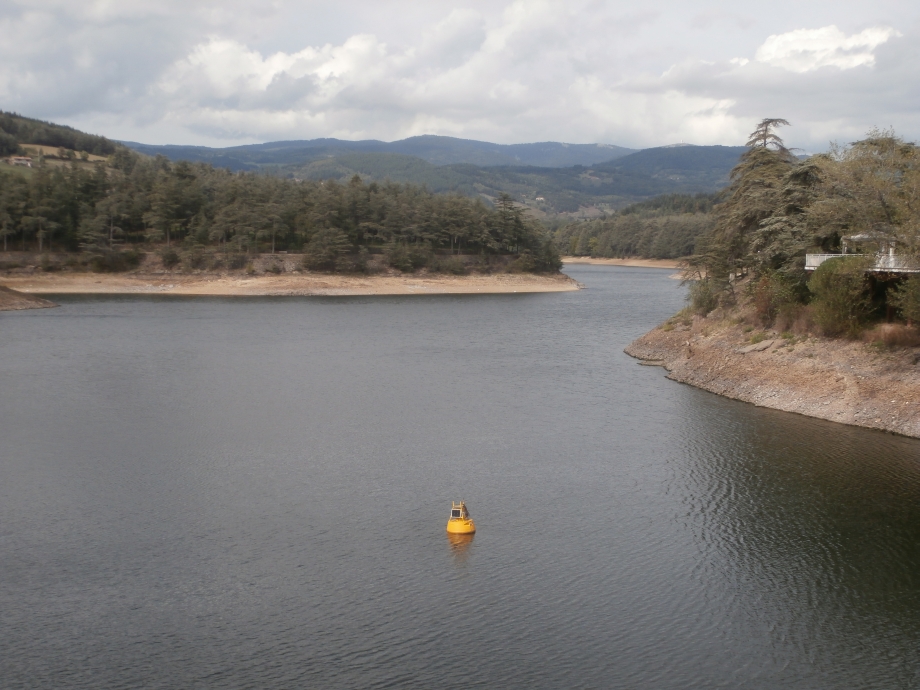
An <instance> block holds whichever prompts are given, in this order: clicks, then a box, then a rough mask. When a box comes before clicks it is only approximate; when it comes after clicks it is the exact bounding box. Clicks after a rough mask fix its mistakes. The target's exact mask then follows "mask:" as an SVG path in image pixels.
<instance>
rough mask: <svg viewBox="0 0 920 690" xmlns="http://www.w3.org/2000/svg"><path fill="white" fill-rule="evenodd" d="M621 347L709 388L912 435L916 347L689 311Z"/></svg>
mask: <svg viewBox="0 0 920 690" xmlns="http://www.w3.org/2000/svg"><path fill="white" fill-rule="evenodd" d="M625 351H626V353H627V354H629V355H632V356H633V357H636V358H638V359H642V360H646V361H647V362H649V363H658V364H660V365H661V366H664V367H665V368H666V369H667V371H668V378H670V379H673V380H674V381H679V382H681V383H688V384H690V385H692V386H696V387H697V388H702V389H704V390H707V391H710V392H712V393H718V394H719V395H724V396H726V397H729V398H734V399H736V400H743V401H744V402H749V403H753V404H754V405H759V406H761V407H770V408H773V409H776V410H784V411H786V412H796V413H798V414H803V415H807V416H809V417H818V418H820V419H828V420H830V421H833V422H840V423H842V424H852V425H855V426H864V427H869V428H872V429H882V430H885V431H891V432H894V433H898V434H903V435H905V436H913V437H916V438H920V347H897V348H887V347H883V346H877V345H870V344H867V343H863V342H856V341H847V340H835V339H827V338H815V337H804V338H803V337H793V336H791V335H789V334H786V336H785V337H783V336H781V335H780V334H779V333H776V332H773V331H760V330H756V329H751V327H750V326H747V327H745V326H743V325H742V324H738V323H734V322H732V321H730V320H726V319H717V318H712V317H710V318H701V317H699V316H696V317H693V319H692V320H690V319H684V320H680V319H678V318H675V319H671V320H670V321H668V322H667V323H665V324H663V325H662V326H659V327H658V328H656V329H655V330H653V331H651V332H650V333H646V334H645V335H644V336H642V337H641V338H639V339H638V340H636V341H634V342H633V343H631V344H630V345H629V346H628V347H627V348H626V350H625Z"/></svg>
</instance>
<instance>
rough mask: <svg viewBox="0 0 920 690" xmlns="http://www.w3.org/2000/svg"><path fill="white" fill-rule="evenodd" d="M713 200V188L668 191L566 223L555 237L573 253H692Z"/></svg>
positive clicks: (608, 255) (706, 226)
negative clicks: (696, 191)
mask: <svg viewBox="0 0 920 690" xmlns="http://www.w3.org/2000/svg"><path fill="white" fill-rule="evenodd" d="M713 200H714V195H711V194H697V195H688V194H664V195H661V196H659V197H655V198H653V199H648V200H646V201H642V202H640V203H637V204H632V205H631V206H627V207H626V208H624V209H622V210H620V211H618V212H617V213H616V214H613V215H611V216H608V217H605V218H600V219H597V220H591V221H583V222H578V223H571V224H569V225H566V226H564V227H563V228H560V229H559V230H558V231H557V233H556V242H557V244H558V245H559V246H561V247H562V248H563V250H565V251H566V252H568V253H569V254H571V255H573V256H595V257H605V258H625V257H632V256H636V257H644V258H651V259H676V258H681V257H686V256H690V255H691V254H693V252H694V248H695V244H696V238H697V237H699V236H700V235H702V234H703V233H705V232H707V231H708V230H709V229H710V227H711V225H712V218H711V216H710V215H709V212H710V211H711V209H712V205H713Z"/></svg>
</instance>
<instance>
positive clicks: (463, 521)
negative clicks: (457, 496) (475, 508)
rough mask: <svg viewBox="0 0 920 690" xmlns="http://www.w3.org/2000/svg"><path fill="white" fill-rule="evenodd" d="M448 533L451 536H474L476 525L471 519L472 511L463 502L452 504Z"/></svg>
mask: <svg viewBox="0 0 920 690" xmlns="http://www.w3.org/2000/svg"><path fill="white" fill-rule="evenodd" d="M447 531H448V532H450V533H451V534H473V533H474V532H475V531H476V524H475V523H474V522H473V520H472V519H471V518H470V511H468V510H467V509H466V504H465V503H464V502H463V501H460V503H454V502H453V501H451V502H450V519H448V521H447Z"/></svg>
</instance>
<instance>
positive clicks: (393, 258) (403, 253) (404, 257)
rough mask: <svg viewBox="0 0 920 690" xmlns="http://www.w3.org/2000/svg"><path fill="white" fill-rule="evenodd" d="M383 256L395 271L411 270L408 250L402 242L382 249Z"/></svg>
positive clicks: (405, 271)
mask: <svg viewBox="0 0 920 690" xmlns="http://www.w3.org/2000/svg"><path fill="white" fill-rule="evenodd" d="M383 253H384V256H385V257H386V260H387V265H388V266H390V267H391V268H395V269H396V270H397V271H402V272H403V273H409V272H411V271H412V268H413V266H412V259H411V257H410V256H409V250H408V249H406V246H405V245H403V244H395V243H394V244H391V245H388V246H387V247H386V248H385V249H384V252H383Z"/></svg>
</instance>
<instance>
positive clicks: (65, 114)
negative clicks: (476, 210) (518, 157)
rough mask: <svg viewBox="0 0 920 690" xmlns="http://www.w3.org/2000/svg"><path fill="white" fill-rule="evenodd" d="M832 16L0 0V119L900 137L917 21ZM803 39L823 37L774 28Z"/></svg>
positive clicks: (99, 128) (232, 130)
mask: <svg viewBox="0 0 920 690" xmlns="http://www.w3.org/2000/svg"><path fill="white" fill-rule="evenodd" d="M690 5H692V7H691V6H690ZM840 7H841V5H840V2H839V0H838V2H836V3H831V2H817V1H816V2H814V3H801V1H800V0H797V1H793V0H776V1H775V2H774V3H773V4H772V5H771V12H770V13H763V12H761V11H760V9H759V6H755V5H753V4H745V2H744V0H739V1H738V2H736V3H733V4H732V6H731V11H730V12H727V11H726V8H725V6H724V2H722V1H721V0H700V2H696V3H690V4H687V3H683V2H679V1H678V0H649V1H648V2H646V3H645V4H644V5H643V7H642V9H641V10H638V11H637V10H633V9H631V6H629V7H627V6H626V5H625V3H620V2H613V1H610V2H607V1H603V0H570V2H568V3H560V2H552V1H550V0H453V1H452V2H451V3H450V4H447V3H439V2H434V3H426V4H424V5H420V4H419V3H417V2H416V1H415V0H388V1H387V2H385V3H380V2H379V1H378V2H371V1H370V0H311V2H309V3H303V2H295V1H294V0H272V1H271V2H265V1H264V0H262V1H260V2H256V1H255V0H221V1H220V2H218V1H217V0H200V1H196V2H192V3H189V2H187V0H183V1H181V2H180V0H157V1H154V0H119V1H118V2H114V1H112V0H92V1H89V2H86V3H73V2H69V1H67V0H8V2H7V3H0V33H2V35H3V36H4V41H3V42H0V108H3V109H6V110H17V111H20V112H23V113H24V114H28V115H32V116H36V117H41V118H43V119H50V120H57V121H63V122H66V123H67V124H72V125H74V126H78V127H81V128H84V129H88V130H90V131H96V132H102V133H105V134H108V135H109V136H113V137H116V138H122V139H133V140H136V141H147V142H150V143H201V144H209V145H229V144H233V143H245V142H254V141H266V140H272V139H305V138H314V137H324V136H334V137H339V138H344V139H357V138H378V139H386V140H392V139H398V138H402V137H405V136H411V135H415V134H425V133H434V134H448V135H453V136H461V137H468V138H476V139H485V140H492V141H500V142H505V143H511V142H521V141H546V140H557V141H558V140H562V141H571V142H584V143H587V142H604V143H615V144H621V145H626V146H653V145H659V144H667V143H672V142H675V141H680V140H683V141H691V142H694V143H725V144H732V143H738V142H740V141H742V140H743V137H744V135H745V134H746V133H747V132H748V131H749V130H750V129H751V127H752V125H753V123H755V122H757V121H758V120H759V119H761V118H762V117H764V116H779V117H786V118H788V119H790V120H791V121H793V124H794V125H795V128H794V129H792V130H789V132H788V133H787V138H789V139H790V141H789V143H790V144H792V145H795V146H801V147H803V148H806V147H807V148H811V149H816V148H820V147H821V146H822V145H823V143H824V142H826V141H827V140H828V139H832V138H845V137H850V136H852V134H851V133H856V135H858V133H859V132H865V131H866V130H867V129H869V128H870V127H872V126H874V125H879V126H889V125H893V126H895V128H896V129H897V130H898V131H899V133H901V134H903V135H904V136H906V137H907V138H917V137H918V136H920V85H918V83H917V81H916V77H915V75H916V73H917V71H918V69H920V41H918V40H917V38H918V37H920V9H910V8H909V6H908V5H907V4H906V3H903V2H898V1H897V0H875V2H874V3H873V4H872V5H871V6H870V5H868V4H864V5H860V6H855V5H852V4H851V5H846V9H845V11H843V10H841V9H840ZM844 20H845V21H844ZM803 25H804V26H818V27H824V28H819V29H794V30H790V27H795V26H803ZM867 26H868V27H874V28H869V29H866V28H865V27H867ZM838 27H840V28H838ZM894 27H897V29H895V28H894ZM902 33H903V34H904V36H903V37H902V38H898V37H899V36H901V35H902ZM739 55H740V56H747V57H737V58H733V57H732V56H739ZM856 68H861V69H856Z"/></svg>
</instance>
